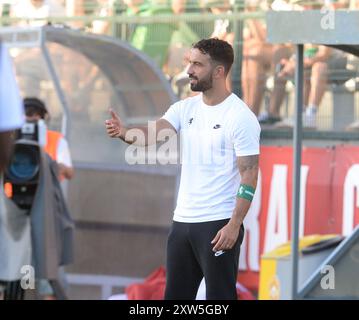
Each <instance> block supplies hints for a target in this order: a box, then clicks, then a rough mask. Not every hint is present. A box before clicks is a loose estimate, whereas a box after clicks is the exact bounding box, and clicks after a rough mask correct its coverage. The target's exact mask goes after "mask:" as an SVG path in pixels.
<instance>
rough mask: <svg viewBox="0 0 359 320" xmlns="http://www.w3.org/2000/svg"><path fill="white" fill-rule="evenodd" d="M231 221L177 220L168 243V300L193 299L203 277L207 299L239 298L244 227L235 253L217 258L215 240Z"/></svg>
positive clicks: (228, 253) (166, 297)
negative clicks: (237, 285)
mask: <svg viewBox="0 0 359 320" xmlns="http://www.w3.org/2000/svg"><path fill="white" fill-rule="evenodd" d="M228 221H229V219H225V220H218V221H210V222H200V223H182V222H176V221H174V222H173V224H172V227H171V230H170V233H169V236H168V241H167V279H166V290H165V299H166V300H181V299H186V300H193V299H195V298H196V294H197V290H198V287H199V284H200V282H201V280H202V278H203V277H204V278H205V283H206V298H207V300H212V299H219V300H225V299H227V300H228V299H231V300H236V299H237V293H236V281H237V273H238V259H239V252H240V246H241V243H242V241H243V236H244V228H243V225H242V226H241V228H240V232H239V236H238V239H237V242H236V243H235V245H234V247H233V248H232V249H231V250H228V251H224V253H223V254H221V255H218V256H216V255H215V252H213V251H212V249H213V247H214V245H213V244H211V241H212V240H213V238H214V237H215V235H216V234H217V232H218V231H219V230H220V229H221V228H222V227H224V226H225V225H226V224H227V223H228Z"/></svg>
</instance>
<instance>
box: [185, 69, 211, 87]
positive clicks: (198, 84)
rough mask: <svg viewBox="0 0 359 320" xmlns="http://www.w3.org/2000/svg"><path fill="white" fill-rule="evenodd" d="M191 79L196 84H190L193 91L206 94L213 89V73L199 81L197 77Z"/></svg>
mask: <svg viewBox="0 0 359 320" xmlns="http://www.w3.org/2000/svg"><path fill="white" fill-rule="evenodd" d="M190 79H194V80H196V81H197V82H196V83H190V86H191V90H192V91H195V92H205V91H207V90H209V89H212V87H213V83H212V82H213V79H212V72H211V73H210V74H209V75H208V76H207V77H206V78H204V79H202V80H199V79H198V78H197V77H191V76H190Z"/></svg>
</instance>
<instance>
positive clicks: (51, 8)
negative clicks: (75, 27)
mask: <svg viewBox="0 0 359 320" xmlns="http://www.w3.org/2000/svg"><path fill="white" fill-rule="evenodd" d="M65 15H66V10H65V7H64V6H63V3H62V1H60V0H19V1H16V2H15V4H14V5H12V6H11V9H10V17H12V18H21V19H22V20H21V21H20V22H19V23H18V25H20V26H25V25H30V26H37V27H38V26H43V25H46V24H48V19H47V18H49V17H65Z"/></svg>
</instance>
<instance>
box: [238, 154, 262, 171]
mask: <svg viewBox="0 0 359 320" xmlns="http://www.w3.org/2000/svg"><path fill="white" fill-rule="evenodd" d="M258 159H259V156H258V155H254V156H245V157H238V168H239V172H240V173H241V175H242V174H244V173H245V172H248V171H252V170H254V171H258Z"/></svg>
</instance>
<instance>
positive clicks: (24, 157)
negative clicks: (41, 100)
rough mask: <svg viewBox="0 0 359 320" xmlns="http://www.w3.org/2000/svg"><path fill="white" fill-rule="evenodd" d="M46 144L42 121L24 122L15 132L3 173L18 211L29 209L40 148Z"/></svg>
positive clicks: (38, 170) (35, 187) (33, 193)
mask: <svg viewBox="0 0 359 320" xmlns="http://www.w3.org/2000/svg"><path fill="white" fill-rule="evenodd" d="M45 144H46V125H45V123H44V121H43V120H39V121H34V122H26V123H25V124H24V125H23V127H22V128H21V129H19V130H17V131H16V132H15V144H14V152H13V155H12V158H11V160H10V164H9V166H8V167H7V169H6V170H5V173H4V183H5V184H11V189H12V192H11V193H12V194H11V199H12V200H13V201H14V202H15V204H16V205H17V206H18V207H19V208H20V209H31V206H32V203H33V200H34V196H35V193H36V189H37V186H38V183H39V174H40V154H41V148H43V147H44V146H45Z"/></svg>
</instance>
